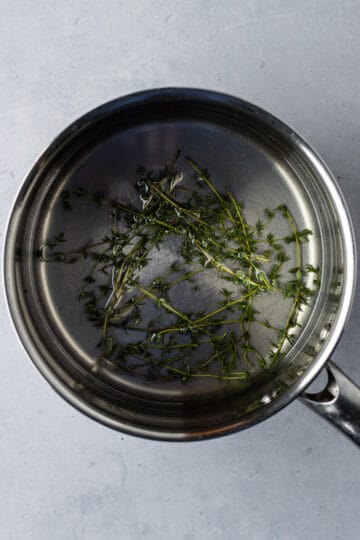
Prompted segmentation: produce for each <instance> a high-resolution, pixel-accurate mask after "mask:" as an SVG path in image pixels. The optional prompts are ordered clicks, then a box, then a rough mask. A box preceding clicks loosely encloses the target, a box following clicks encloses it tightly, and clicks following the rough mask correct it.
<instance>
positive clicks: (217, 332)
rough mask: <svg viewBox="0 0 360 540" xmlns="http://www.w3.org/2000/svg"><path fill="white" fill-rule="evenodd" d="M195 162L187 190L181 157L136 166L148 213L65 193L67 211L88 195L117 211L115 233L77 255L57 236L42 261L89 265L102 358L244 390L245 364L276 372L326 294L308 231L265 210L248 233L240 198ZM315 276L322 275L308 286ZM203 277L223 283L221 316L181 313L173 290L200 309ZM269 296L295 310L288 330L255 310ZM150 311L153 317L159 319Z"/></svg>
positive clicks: (287, 216)
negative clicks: (313, 305)
mask: <svg viewBox="0 0 360 540" xmlns="http://www.w3.org/2000/svg"><path fill="white" fill-rule="evenodd" d="M186 161H187V163H188V165H189V166H190V169H191V171H192V174H193V180H194V182H195V184H194V183H193V184H192V185H191V186H190V187H189V186H184V181H183V174H179V173H177V172H176V171H175V162H176V159H174V161H173V162H172V164H171V165H170V166H165V167H164V168H163V169H162V170H160V171H146V170H145V169H144V168H139V169H138V171H137V181H136V183H135V186H134V187H135V190H136V191H137V193H138V197H139V206H133V205H124V204H122V203H120V202H119V201H117V200H110V199H106V198H105V195H104V194H103V193H100V192H96V193H92V192H89V191H88V190H86V189H85V188H83V187H79V188H76V189H75V190H73V191H71V192H70V191H68V190H67V191H64V192H63V193H62V196H61V202H62V204H63V207H64V210H66V211H69V210H71V209H72V208H73V206H74V204H76V199H84V198H85V199H87V200H90V201H92V202H93V203H94V204H95V205H96V207H98V208H100V209H101V208H105V209H106V211H107V212H108V213H109V214H110V215H109V217H110V222H109V227H108V232H107V234H105V235H104V236H103V237H102V238H101V239H95V240H92V239H89V240H88V241H87V242H86V243H85V244H83V245H80V246H78V247H75V248H72V249H69V250H64V249H63V247H64V244H65V242H66V239H65V235H64V233H63V232H60V233H58V234H57V235H56V236H54V237H53V238H50V239H47V240H46V241H44V242H43V243H42V244H41V245H40V246H39V249H38V251H37V253H36V255H37V256H38V257H39V258H40V260H41V261H43V262H47V263H49V262H55V263H65V264H74V263H79V262H80V261H91V263H90V266H89V268H88V271H87V273H86V275H85V276H84V277H83V278H82V283H81V286H80V287H79V289H80V290H79V294H78V299H79V301H81V302H82V303H83V306H84V311H85V315H86V317H87V319H88V320H89V321H91V322H92V323H93V324H94V325H95V326H96V327H98V328H99V329H100V343H99V346H100V355H99V359H100V361H101V360H106V361H110V362H112V363H114V364H115V365H117V366H119V367H120V368H121V369H123V370H125V371H127V372H129V373H132V374H137V373H138V374H142V375H146V376H147V377H148V378H151V379H156V380H172V379H180V380H181V381H183V382H185V381H187V380H188V379H191V378H213V379H217V380H221V381H235V380H236V381H240V382H246V381H247V380H248V379H249V376H250V375H249V370H248V369H246V370H244V369H240V367H239V366H241V365H243V362H245V363H247V364H248V365H249V366H250V367H252V366H254V365H258V366H260V367H262V368H264V369H268V368H269V367H270V366H272V365H273V364H274V363H275V362H277V361H279V360H280V359H282V358H284V356H285V355H286V351H287V348H289V347H291V346H292V345H293V344H294V342H295V340H296V338H297V335H298V332H299V330H298V329H299V323H298V315H299V312H300V310H301V309H302V307H303V306H305V305H307V304H308V303H309V302H310V299H311V297H312V296H313V295H314V292H315V291H316V289H317V287H318V285H319V268H317V267H313V266H311V265H306V266H305V267H303V262H302V249H301V245H302V244H304V243H306V242H308V239H309V236H310V235H311V234H312V232H311V231H310V230H308V229H304V230H299V229H298V228H297V226H296V223H295V220H294V218H293V216H292V215H291V213H290V211H289V209H288V208H287V207H286V206H284V205H281V206H278V207H277V208H274V209H268V208H267V209H265V210H264V216H263V217H258V219H257V221H256V223H255V224H254V225H251V224H249V223H248V221H247V220H246V218H245V214H244V210H243V207H242V205H241V203H240V202H239V201H237V200H236V199H235V197H234V196H233V194H232V193H231V192H230V191H229V190H226V191H225V192H222V191H220V190H219V189H218V188H217V187H216V185H215V184H214V182H213V181H212V180H211V178H210V175H209V173H208V172H207V171H206V170H204V169H202V168H201V167H199V165H198V164H196V163H195V162H194V161H193V160H192V159H191V158H186ZM194 185H195V186H196V189H195V188H194ZM275 217H277V218H281V219H283V220H284V221H285V222H286V224H287V228H288V233H287V234H286V235H285V236H284V237H281V238H278V237H276V236H275V235H274V234H273V232H272V231H271V230H270V226H271V223H272V221H273V219H274V218H275ZM169 245H171V246H174V245H176V246H178V249H177V252H176V253H177V257H176V260H175V261H173V262H171V263H170V264H169V265H168V267H167V268H166V269H165V271H163V272H162V273H161V274H159V273H156V275H154V276H153V277H152V278H151V279H150V281H149V280H148V282H146V279H145V278H144V277H143V276H144V272H143V270H144V268H146V267H148V268H150V271H152V272H154V264H153V263H152V261H151V258H152V256H153V253H154V250H160V251H161V250H162V249H163V248H164V247H166V246H169ZM289 249H290V250H293V251H294V252H295V253H294V255H295V260H296V266H295V267H294V268H290V269H285V264H286V263H287V262H288V261H289V260H290V256H289V254H288V251H289ZM86 264H87V265H88V263H87V262H86ZM284 272H285V274H286V276H288V277H289V279H288V280H284V279H283V275H282V274H283V273H284ZM150 273H151V272H150ZM311 273H313V274H315V275H314V279H313V283H312V286H311V287H310V286H309V285H308V283H309V279H308V274H311ZM206 275H211V276H215V277H216V279H217V281H218V282H220V283H221V284H222V286H220V287H219V290H218V294H217V296H216V307H214V308H213V309H211V310H208V311H207V310H205V309H198V310H197V311H196V310H194V311H190V310H188V309H184V308H183V307H181V305H180V304H179V302H178V300H177V298H178V296H177V295H176V288H177V287H179V286H180V287H183V286H184V284H186V286H187V287H190V288H191V290H192V292H193V295H194V302H193V304H194V305H196V304H197V301H196V299H197V298H199V299H201V294H200V293H199V290H200V289H201V287H202V285H203V283H206V279H205V278H204V276H206ZM264 295H274V296H275V295H276V299H274V301H276V302H278V301H279V300H278V298H279V295H281V296H282V297H283V298H284V299H286V302H287V303H286V305H288V302H289V301H290V307H289V308H288V314H287V317H286V321H285V324H284V325H283V326H282V327H279V324H278V321H275V322H270V321H269V320H267V319H264V318H262V316H261V313H259V312H258V311H257V309H256V308H255V305H256V304H255V300H256V299H257V298H259V297H263V296H264ZM200 307H201V305H200ZM149 313H155V316H153V318H152V319H150V318H149V317H150V315H149ZM151 316H152V315H151ZM254 325H261V326H262V327H264V328H266V329H267V330H268V331H269V335H270V336H271V337H269V347H268V351H266V352H264V351H260V350H259V348H258V347H256V346H255V345H254V344H253V343H254V342H255V340H254V332H253V329H254ZM134 336H137V337H139V339H134Z"/></svg>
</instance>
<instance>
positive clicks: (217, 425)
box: [4, 88, 360, 444]
mask: <svg viewBox="0 0 360 540" xmlns="http://www.w3.org/2000/svg"><path fill="white" fill-rule="evenodd" d="M178 149H181V150H182V153H183V154H184V155H186V154H189V155H191V156H193V157H194V158H195V159H196V161H197V162H198V163H200V164H202V165H203V166H204V167H206V168H207V169H208V170H209V171H210V172H211V176H212V178H213V179H214V181H216V182H217V184H218V185H219V186H220V187H221V182H224V183H225V184H226V186H230V188H231V191H232V193H233V194H234V196H235V197H236V198H238V199H239V200H243V201H245V202H246V212H247V213H248V217H249V219H251V217H252V216H256V215H257V213H259V212H261V210H262V209H263V208H265V207H276V206H277V205H279V204H286V205H287V206H288V207H289V208H290V209H291V212H292V215H293V216H294V219H295V221H296V223H297V224H298V226H299V228H307V229H311V230H312V231H313V234H312V236H311V237H310V241H309V243H308V244H306V245H304V247H303V256H304V259H305V260H306V261H307V262H309V263H311V264H315V265H319V266H320V268H321V276H320V277H321V286H320V289H319V291H318V294H317V296H316V300H315V301H314V302H313V303H312V305H311V307H308V308H307V309H306V310H304V312H303V313H302V315H301V317H302V320H301V322H302V330H301V334H300V336H299V338H298V339H297V341H296V342H295V344H294V345H293V346H292V347H291V348H290V350H289V351H288V352H287V355H286V358H285V360H284V361H282V362H280V363H279V364H278V365H277V366H274V368H273V369H270V370H264V369H257V370H256V369H255V368H254V372H253V373H252V374H251V377H250V379H249V382H248V383H247V384H237V383H234V384H232V383H230V384H224V383H221V382H218V381H208V380H205V381H204V380H201V382H200V381H199V380H197V381H192V382H189V383H187V384H181V383H179V382H177V383H175V382H171V381H170V382H164V383H161V384H160V383H151V382H149V381H144V380H143V379H141V378H140V377H136V376H130V375H129V374H126V373H124V372H122V371H121V370H120V369H116V368H115V367H114V366H110V365H109V366H107V365H99V364H98V363H97V349H96V343H97V341H98V336H97V335H96V330H95V329H94V327H93V326H91V325H90V324H89V323H88V322H87V321H86V319H85V318H84V316H83V313H82V307H81V305H80V304H79V302H78V301H77V293H78V284H79V279H80V277H81V275H82V273H83V270H84V269H83V267H82V263H76V264H73V265H56V264H43V263H41V262H40V261H39V259H38V258H36V257H35V256H34V253H35V252H36V249H37V247H38V246H39V243H40V242H41V241H42V240H43V239H44V238H48V237H51V236H53V235H54V234H57V233H58V231H59V230H61V231H64V233H65V237H66V238H70V240H71V241H72V242H73V243H74V245H75V244H76V243H77V244H79V243H81V242H83V241H86V239H88V238H90V237H91V238H95V237H99V236H100V237H101V233H102V231H104V230H105V229H104V219H103V216H102V215H101V212H100V213H99V212H96V211H95V210H94V209H92V210H91V209H90V207H86V206H84V207H80V206H79V207H78V209H77V211H75V212H68V213H64V210H63V208H62V206H61V204H59V201H60V198H61V193H62V192H63V190H64V189H71V188H73V187H76V186H79V185H81V186H83V187H86V188H87V189H89V190H95V191H96V190H99V189H100V190H102V191H104V192H105V193H107V194H108V195H109V196H111V197H113V198H116V199H118V200H120V201H122V202H124V203H128V202H129V201H131V200H132V197H133V196H134V194H133V191H132V183H133V180H134V172H135V170H136V167H137V166H139V165H143V166H144V167H146V168H148V169H153V168H157V167H161V166H163V165H164V164H165V163H167V162H170V161H171V159H172V158H173V156H174V154H175V152H176V151H177V150H178ZM181 167H182V163H181V158H180V163H179V168H181ZM173 255H174V254H171V249H170V251H169V250H168V251H167V252H166V253H162V254H161V253H160V254H159V255H158V257H159V261H158V264H159V266H161V264H162V263H163V261H164V260H168V259H169V257H171V256H173ZM4 260H5V286H6V294H7V299H8V304H9V307H10V312H11V316H12V319H13V321H14V324H15V327H16V330H17V332H18V334H19V336H20V339H21V341H22V343H23V345H24V347H25V349H26V351H27V353H28V355H29V356H30V358H31V360H32V361H33V363H34V364H35V366H36V367H37V368H38V370H39V371H40V372H41V373H42V374H43V376H44V377H45V378H46V379H47V380H48V382H49V383H50V384H51V385H52V386H53V388H54V389H55V390H56V391H57V392H58V393H59V394H60V395H61V396H63V397H64V398H65V399H66V400H67V401H68V402H69V403H71V404H73V405H74V406H75V407H77V408H78V409H79V410H80V411H82V412H84V413H85V414H87V415H88V416H90V417H91V418H93V419H95V420H98V421H99V422H102V423H103V424H105V425H107V426H109V427H112V428H115V429H118V430H120V431H124V432H127V433H130V434H133V435H138V436H143V437H149V438H153V439H162V440H169V441H185V440H197V439H205V438H210V437H216V436H220V435H225V434H227V433H231V432H235V431H239V430H241V429H244V428H248V427H250V426H253V425H254V424H256V423H258V422H260V421H261V420H264V419H266V418H268V417H269V416H271V415H273V414H274V413H276V412H277V411H279V410H280V409H282V408H283V407H284V406H285V405H287V404H288V403H290V402H291V401H292V400H293V399H295V398H296V397H300V399H301V400H302V401H303V402H304V403H306V404H307V405H308V406H309V407H311V408H312V409H313V410H315V411H316V412H318V413H319V414H321V415H322V416H323V417H325V418H326V419H327V420H329V421H330V422H332V423H333V424H335V425H336V426H337V427H338V428H339V429H340V430H342V431H343V432H344V433H345V434H346V435H348V436H349V437H350V438H351V439H353V440H354V441H355V442H356V443H357V444H360V389H359V388H358V387H357V386H356V385H355V384H354V383H353V382H352V381H351V380H350V379H349V378H348V377H347V376H346V375H345V374H344V373H343V372H342V371H341V370H340V369H339V368H337V367H336V366H335V365H334V364H333V363H332V362H331V360H330V355H331V354H332V352H333V351H334V348H335V346H336V344H337V342H338V340H339V338H340V336H341V333H342V330H343V328H344V325H345V323H346V320H347V317H348V315H349V311H350V307H351V303H352V298H353V292H354V286H355V248H354V235H353V230H352V226H351V222H350V217H349V213H348V210H347V208H346V205H345V203H344V200H343V198H342V196H341V193H340V191H339V188H338V187H337V185H336V182H335V179H334V177H333V175H332V174H331V172H330V171H329V170H328V169H327V167H326V165H325V164H324V163H323V161H322V160H321V159H320V158H319V156H318V155H317V154H316V153H315V152H314V150H313V149H312V148H311V147H310V146H309V145H308V144H307V143H306V142H305V141H304V140H303V139H302V138H301V137H300V136H299V135H297V134H296V133H295V132H294V131H293V130H292V129H291V128H290V127H288V126H287V125H285V124H284V123H282V122H281V121H279V120H277V119H276V118H274V117H273V116H271V115H270V114H268V113H266V112H265V111H263V110H261V109H259V108H258V107H256V106H254V105H251V104H249V103H246V102H244V101H242V100H240V99H237V98H234V97H230V96H228V95H224V94H220V93H216V92H210V91H204V90H195V89H173V88H165V89H158V90H150V91H145V92H140V93H137V94H133V95H130V96H126V97H123V98H120V99H117V100H115V101H112V102H110V103H107V104H105V105H102V106H101V107H99V108H97V109H95V110H93V111H91V112H90V113H88V114H86V115H85V116H83V117H82V118H80V119H79V120H78V121H76V122H74V123H73V124H72V125H71V126H70V127H68V128H67V129H66V130H65V131H63V132H62V133H61V134H60V135H59V136H58V137H57V138H56V139H55V141H54V142H53V143H52V144H51V145H50V146H49V148H48V149H47V150H46V151H45V152H44V154H43V155H42V156H41V157H40V159H39V160H38V161H37V162H36V164H35V165H34V167H33V168H32V170H31V171H30V173H29V174H28V176H27V178H26V179H25V181H24V183H23V185H22V187H21V189H20V191H19V194H18V196H17V199H16V202H15V205H14V207H13V210H12V214H11V217H10V222H9V226H8V231H7V237H6V245H5V253H4ZM205 285H206V287H205V289H204V291H203V293H201V294H202V295H203V297H202V301H203V302H205V303H206V301H207V299H208V298H209V297H210V296H211V294H212V289H211V287H212V286H213V283H210V282H209V283H208V284H206V283H205ZM179 294H181V295H182V301H183V302H185V303H186V302H188V303H190V304H191V302H192V301H193V297H192V292H191V291H190V289H189V290H187V289H186V287H184V288H183V289H181V291H180V293H179ZM270 308H271V311H272V316H273V317H275V318H276V317H277V316H278V317H279V318H281V317H282V315H283V314H282V313H281V312H280V310H281V305H273V306H270ZM259 332H260V333H259V336H258V338H259V339H261V331H259ZM323 368H325V369H326V370H327V372H328V383H327V385H326V388H325V389H324V390H323V391H322V392H320V393H319V394H316V395H314V394H311V395H309V394H307V393H306V388H307V387H308V386H309V384H310V383H311V382H312V381H313V380H314V379H315V377H316V376H317V375H318V373H319V372H320V371H321V370H322V369H323Z"/></svg>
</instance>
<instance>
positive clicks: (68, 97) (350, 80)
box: [0, 0, 360, 540]
mask: <svg viewBox="0 0 360 540" xmlns="http://www.w3.org/2000/svg"><path fill="white" fill-rule="evenodd" d="M0 7H1V11H2V15H1V18H0V50H1V57H0V77H1V82H0V114H1V124H0V148H1V155H0V190H1V192H0V219H1V227H0V230H1V231H3V230H4V226H5V221H6V217H7V214H8V212H9V209H10V205H11V202H12V199H13V197H14V195H15V193H16V191H17V189H18V187H19V185H20V183H21V179H22V177H23V176H24V175H25V173H26V171H27V170H28V168H29V166H30V165H31V163H32V161H33V160H34V158H35V157H36V156H37V155H38V154H39V152H41V151H42V149H43V148H44V147H45V146H46V145H47V144H48V142H49V140H51V138H52V137H53V136H55V135H56V133H57V132H58V131H59V130H61V129H62V128H63V127H64V126H65V125H67V124H68V123H69V122H71V121H72V120H74V119H75V118H76V117H77V116H79V115H80V114H82V113H84V112H85V111H86V110H88V109H89V108H92V107H94V106H96V105H97V104H99V103H101V102H103V101H106V100H108V99H111V98H113V97H115V96H117V95H121V94H124V93H128V92H130V91H134V90H139V89H142V88H149V87H156V86H165V85H187V86H198V87H205V88H206V87H208V88H213V89H218V90H222V91H226V92H229V93H232V94H236V95H239V96H241V97H243V98H245V99H248V100H250V101H253V102H254V103H256V104H259V105H261V106H263V107H265V108H267V109H268V110H269V111H271V112H272V113H274V114H275V115H277V116H279V117H280V118H282V119H283V120H285V121H286V122H288V123H290V124H291V125H293V126H294V127H295V129H297V130H298V131H299V132H300V133H302V134H303V135H304V136H305V138H307V139H308V140H309V141H310V142H311V143H312V144H313V145H314V146H315V148H316V149H317V150H318V151H319V152H320V153H321V155H322V156H323V157H324V158H325V160H326V161H327V163H328V164H329V165H330V167H331V168H332V170H333V171H334V173H335V174H336V175H337V176H338V178H339V183H340V186H341V188H342V190H343V192H344V194H345V196H346V198H347V200H348V202H349V206H350V210H351V213H352V216H353V219H354V225H355V229H356V233H357V236H358V238H359V232H360V218H359V211H358V208H359V204H360V182H359V173H360V152H359V145H360V130H359V123H360V101H359V83H360V73H359V60H360V36H359V32H358V30H359V25H360V2H359V1H357V0H355V1H350V0H349V1H340V0H318V1H310V0H306V1H302V2H301V3H300V2H298V1H297V0H296V1H295V0H282V1H280V0H257V1H252V2H250V1H247V2H245V1H235V0H234V1H230V0H227V1H225V0H224V1H223V2H221V3H220V2H215V1H192V2H191V1H185V2H184V1H183V2H174V1H172V0H171V1H170V0H168V1H157V2H155V1H138V2H131V1H107V2H95V1H85V0H84V1H77V2H76V1H63V2H61V3H60V2H54V1H47V2H44V1H37V2H29V1H27V0H23V1H17V0H13V1H12V2H5V1H1V2H0ZM2 236H3V234H2ZM359 320H360V310H359V292H358V294H357V298H356V300H355V306H354V309H353V312H352V316H351V319H350V321H349V325H348V328H347V331H346V332H345V335H344V337H343V339H342V341H341V344H340V345H339V347H338V349H337V351H336V353H335V355H334V359H335V360H336V362H337V363H338V364H339V365H340V366H342V368H343V369H344V370H345V371H346V372H347V373H349V374H352V376H353V378H354V380H355V381H357V382H358V383H360V363H359V356H358V349H359V343H360V338H359V333H358V327H359ZM0 332H1V334H0V336H1V343H2V351H1V353H2V354H1V357H2V361H1V363H0V411H1V412H0V440H1V445H0V478H1V482H0V538H1V539H2V540H3V539H4V540H8V539H9V540H13V539H14V540H18V539H21V540H28V539H31V540H48V539H49V538H51V539H52V540H63V539H66V540H67V539H69V540H72V539H76V540H79V539H81V540H82V539H86V540H97V539H105V538H106V539H107V540H112V539H118V538H121V540H133V539H134V540H135V539H136V540H137V539H139V538H140V539H141V538H145V539H151V540H153V539H154V540H169V539H175V540H177V539H179V540H202V539H204V540H212V539H214V540H215V539H216V540H217V539H224V540H228V539H229V540H232V539H239V538H240V539H242V538H246V539H255V540H263V539H264V540H265V539H266V540H268V539H269V540H273V539H275V538H279V539H286V540H288V539H302V538H310V537H314V538H317V539H320V540H321V539H327V540H335V539H341V540H344V539H350V540H352V539H355V538H358V537H359V532H358V523H359V519H358V508H359V494H360V490H359V484H360V480H359V479H360V460H359V449H358V448H356V447H355V446H353V445H352V444H351V443H349V442H348V441H347V440H346V439H345V438H343V437H342V436H341V435H339V434H338V433H337V432H336V431H335V430H334V429H332V428H331V427H330V426H328V425H327V424H326V423H325V422H324V421H322V420H321V419H320V418H317V417H316V416H315V415H314V414H312V413H311V412H310V411H308V410H307V409H306V408H305V407H303V406H302V405H301V404H299V403H294V404H292V405H291V406H289V407H288V408H287V409H286V410H285V411H283V412H281V413H280V414H278V415H277V416H276V417H274V418H272V419H270V420H268V421H267V422H266V423H264V424H262V425H260V426H258V427H256V428H254V429H252V430H249V431H247V432H243V433H240V434H238V435H234V436H231V437H228V438H226V439H218V440H216V441H209V442H203V443H191V444H188V445H183V444H179V445H176V444H165V443H155V442H150V441H142V440H137V439H134V438H130V437H127V436H125V435H121V434H118V433H114V432H111V431H110V430H107V429H106V428H104V427H101V426H99V425H97V424H95V423H94V422H91V421H90V420H88V419H87V418H85V417H83V416H81V415H80V414H79V413H77V412H76V411H74V410H73V409H72V408H71V407H70V406H69V405H67V404H66V403H64V402H63V401H62V400H61V399H60V398H59V397H57V396H56V395H55V394H53V392H52V390H51V389H50V388H49V387H48V385H47V384H46V383H45V382H44V381H43V380H42V379H41V377H40V376H39V375H38V374H37V373H36V372H35V370H34V369H33V368H32V366H31V364H30V362H29V361H28V360H27V359H26V356H25V354H24V352H23V351H22V349H21V347H20V345H19V344H18V342H17V340H16V339H15V337H14V332H13V330H12V328H11V325H10V323H9V319H8V315H7V312H6V309H5V307H4V306H3V299H2V300H1V311H0Z"/></svg>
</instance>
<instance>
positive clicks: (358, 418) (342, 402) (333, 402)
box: [300, 360, 360, 446]
mask: <svg viewBox="0 0 360 540" xmlns="http://www.w3.org/2000/svg"><path fill="white" fill-rule="evenodd" d="M326 370H327V373H328V382H327V385H326V387H325V389H324V390H322V391H321V392H318V393H316V394H311V393H308V392H305V393H304V394H302V396H301V397H300V399H301V401H302V402H303V403H304V404H305V405H307V406H308V407H310V409H312V410H313V411H315V412H316V413H318V414H319V415H320V416H322V417H323V418H325V419H326V420H328V421H329V422H330V423H331V424H333V425H334V426H335V427H337V428H338V429H339V430H340V431H341V432H342V433H344V434H345V435H346V436H347V437H349V438H350V439H351V440H352V441H353V442H354V443H355V444H357V445H358V446H360V388H359V387H358V386H357V385H356V384H355V383H354V382H353V381H352V380H351V379H349V377H348V376H347V375H345V373H344V372H343V371H342V370H341V369H339V368H338V367H337V366H336V365H335V364H334V363H333V362H332V361H331V360H329V362H328V363H327V365H326Z"/></svg>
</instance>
